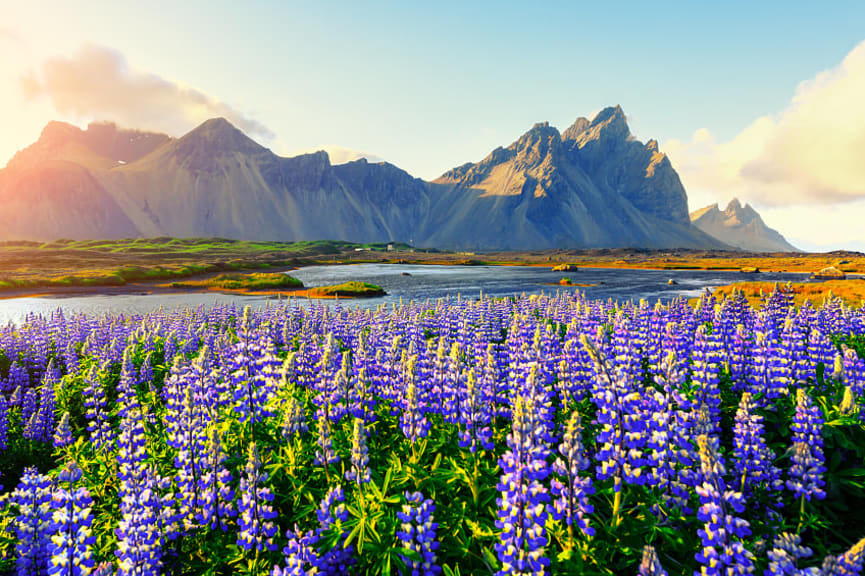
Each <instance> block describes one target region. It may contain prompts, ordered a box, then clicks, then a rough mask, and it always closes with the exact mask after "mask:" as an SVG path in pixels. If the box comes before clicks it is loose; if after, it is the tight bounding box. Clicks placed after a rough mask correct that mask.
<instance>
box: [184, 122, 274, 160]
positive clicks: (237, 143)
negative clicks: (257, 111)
mask: <svg viewBox="0 0 865 576" xmlns="http://www.w3.org/2000/svg"><path fill="white" fill-rule="evenodd" d="M180 142H186V143H188V142H196V143H202V144H205V145H207V146H210V147H212V149H213V151H214V152H216V151H229V150H237V151H249V150H263V149H265V148H264V146H262V145H260V144H258V143H257V142H256V141H255V140H253V139H252V138H250V137H249V136H247V135H246V134H245V133H244V132H243V131H242V130H240V129H239V128H237V127H236V126H235V125H234V124H232V123H231V122H229V121H228V120H226V119H225V118H221V117H220V118H211V119H210V120H206V121H204V122H202V123H201V124H199V125H198V126H197V127H196V128H193V129H192V130H191V131H189V132H188V133H187V134H185V135H184V136H183V137H182V138H180V140H178V143H180Z"/></svg>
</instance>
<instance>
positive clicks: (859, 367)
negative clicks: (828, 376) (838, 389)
mask: <svg viewBox="0 0 865 576" xmlns="http://www.w3.org/2000/svg"><path fill="white" fill-rule="evenodd" d="M843 363H844V384H845V385H846V386H848V387H849V388H850V389H851V390H852V391H853V395H854V396H856V397H857V398H862V397H865V360H863V359H862V358H859V356H858V355H857V354H856V351H855V350H853V349H852V348H847V347H846V346H845V347H844V358H843Z"/></svg>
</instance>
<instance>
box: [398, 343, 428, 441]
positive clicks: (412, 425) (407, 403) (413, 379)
mask: <svg viewBox="0 0 865 576" xmlns="http://www.w3.org/2000/svg"><path fill="white" fill-rule="evenodd" d="M417 360H418V359H417V356H412V357H410V358H409V359H408V365H407V369H406V372H407V374H406V384H405V399H404V401H403V402H404V406H403V411H402V414H400V428H401V429H402V431H403V434H405V437H406V438H408V439H409V441H410V442H411V443H412V444H414V443H415V442H417V441H418V439H420V438H426V436H427V434H428V433H429V428H430V423H429V421H428V420H427V418H426V415H424V413H423V410H422V406H421V391H420V389H419V386H418V377H417Z"/></svg>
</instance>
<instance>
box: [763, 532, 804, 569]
mask: <svg viewBox="0 0 865 576" xmlns="http://www.w3.org/2000/svg"><path fill="white" fill-rule="evenodd" d="M801 543H802V538H801V537H800V536H799V535H798V534H790V533H789V532H782V533H781V534H779V535H778V536H775V540H774V542H773V544H772V550H770V551H769V568H768V569H767V570H765V571H764V572H763V574H764V576H775V575H778V576H800V575H804V574H805V571H804V570H800V569H799V567H798V563H799V560H800V559H801V558H808V557H809V556H811V554H813V552H812V550H811V549H810V548H808V547H807V546H802V545H801ZM815 576H817V575H815Z"/></svg>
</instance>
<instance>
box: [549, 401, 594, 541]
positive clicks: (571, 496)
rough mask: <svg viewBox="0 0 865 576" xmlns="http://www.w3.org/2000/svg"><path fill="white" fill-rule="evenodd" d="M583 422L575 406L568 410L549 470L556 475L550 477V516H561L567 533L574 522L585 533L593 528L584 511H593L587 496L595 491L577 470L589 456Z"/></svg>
mask: <svg viewBox="0 0 865 576" xmlns="http://www.w3.org/2000/svg"><path fill="white" fill-rule="evenodd" d="M582 431H583V425H582V422H581V420H580V414H579V412H577V411H576V410H574V411H573V412H571V415H570V417H569V418H568V423H567V425H566V426H565V433H564V436H563V438H562V443H561V444H560V445H559V454H560V457H559V458H556V461H555V462H554V463H553V472H554V473H555V474H557V475H558V476H559V477H560V478H563V479H564V482H562V481H561V480H560V479H559V478H554V479H553V481H552V492H553V496H554V500H553V512H552V514H553V518H554V519H555V520H561V519H564V520H565V524H566V525H567V526H568V533H569V534H572V532H573V528H572V526H573V525H574V524H576V525H577V527H578V528H579V529H580V530H581V531H582V532H583V534H585V535H586V536H593V535H594V533H595V529H594V528H592V527H591V526H589V520H588V518H586V516H587V515H588V514H591V513H592V512H594V507H593V506H592V505H591V504H589V496H590V495H592V494H594V493H595V488H594V486H592V479H591V478H590V477H581V476H580V472H582V471H583V470H585V469H586V468H588V467H589V459H588V458H587V457H586V454H585V449H584V448H583V441H582V438H581V434H582Z"/></svg>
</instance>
